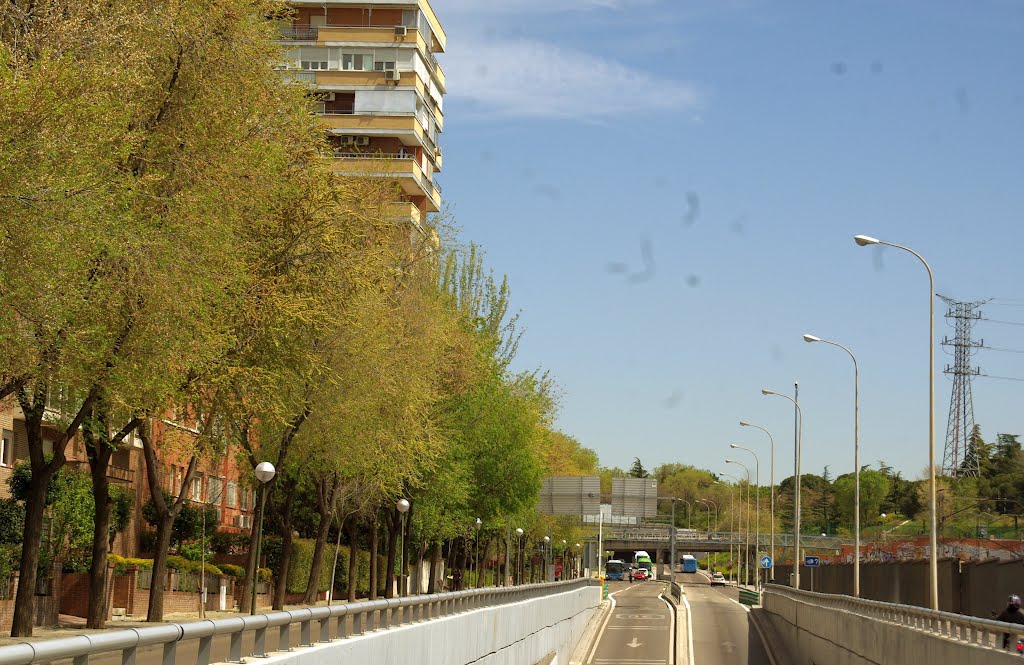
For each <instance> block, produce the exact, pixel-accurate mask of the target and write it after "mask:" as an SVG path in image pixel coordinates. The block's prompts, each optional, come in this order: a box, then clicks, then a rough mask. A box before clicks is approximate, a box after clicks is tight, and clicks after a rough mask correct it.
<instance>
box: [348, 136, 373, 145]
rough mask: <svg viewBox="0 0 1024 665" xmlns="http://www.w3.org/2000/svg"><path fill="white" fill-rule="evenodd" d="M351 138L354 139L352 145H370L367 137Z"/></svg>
mask: <svg viewBox="0 0 1024 665" xmlns="http://www.w3.org/2000/svg"><path fill="white" fill-rule="evenodd" d="M352 138H353V139H355V140H354V141H353V142H352V145H361V146H367V145H370V137H369V136H353V137H352Z"/></svg>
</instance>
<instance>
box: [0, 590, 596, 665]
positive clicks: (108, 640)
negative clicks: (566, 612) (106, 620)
mask: <svg viewBox="0 0 1024 665" xmlns="http://www.w3.org/2000/svg"><path fill="white" fill-rule="evenodd" d="M596 584H597V581H596V580H591V579H588V578H583V579H576V580H566V581H563V582H551V583H546V584H529V585H522V586H515V587H499V588H484V589H469V590H466V591H452V592H448V593H440V594H434V595H421V596H407V597H404V598H386V599H381V600H371V601H363V602H358V603H348V604H343V605H331V606H328V607H313V608H306V609H301V610H296V611H291V612H272V613H270V614H257V615H253V616H243V617H237V618H231V619H221V620H218V621H196V622H194V623H187V624H169V625H162V626H150V627H146V628H138V629H132V630H115V631H106V632H102V633H93V634H90V635H78V636H75V637H67V638H60V639H55V640H45V641H42V642H35V643H22V644H15V645H11V646H6V647H0V663H4V665H30V664H33V663H50V662H52V661H56V660H62V659H74V664H75V665H88V663H89V658H90V657H91V656H98V655H100V654H108V653H112V652H120V653H121V662H122V663H124V664H126V665H134V663H135V661H136V656H137V654H138V650H139V649H140V648H144V647H152V646H162V647H163V662H164V663H177V664H178V665H181V661H179V659H178V658H177V655H178V654H177V648H178V644H179V643H181V642H188V641H193V640H197V641H198V642H199V648H198V651H197V653H196V657H195V661H194V662H195V665H209V664H210V662H211V651H212V643H213V639H214V637H216V636H218V635H228V636H229V637H230V647H229V655H228V659H227V660H228V662H234V663H238V662H242V637H243V635H245V634H246V633H249V632H252V633H254V642H253V644H254V653H253V655H254V656H255V657H258V658H259V657H265V656H267V649H266V640H267V631H268V630H269V629H271V628H277V629H278V636H279V642H278V650H281V651H288V650H290V648H291V646H292V641H291V637H292V632H291V629H292V626H294V625H295V624H298V627H299V643H298V645H297V646H300V647H308V646H312V644H313V641H312V639H313V638H312V623H313V622H314V621H315V622H317V624H318V628H319V634H318V637H317V639H318V641H320V642H330V641H333V640H335V639H339V640H343V639H347V638H349V637H352V636H354V635H362V634H364V633H365V632H366V631H372V630H376V629H378V628H390V627H392V626H400V625H402V624H408V623H414V622H424V621H429V620H431V619H436V618H438V617H441V616H449V615H453V614H460V613H462V612H467V611H469V610H474V609H478V608H482V607H490V606H495V605H506V604H510V603H518V602H521V601H524V600H530V599H533V598H541V597H544V596H550V595H554V594H558V593H564V592H568V591H575V590H577V589H582V588H585V587H588V586H593V585H596ZM349 618H351V621H349ZM332 624H333V625H334V629H333V630H332ZM350 626H351V627H350Z"/></svg>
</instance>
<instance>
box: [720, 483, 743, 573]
mask: <svg viewBox="0 0 1024 665" xmlns="http://www.w3.org/2000/svg"><path fill="white" fill-rule="evenodd" d="M721 475H723V476H729V477H730V478H735V476H731V475H729V474H728V473H723V474H721ZM737 482H738V481H737ZM715 484H716V485H727V486H728V488H729V561H733V560H734V557H733V555H732V539H733V538H735V537H736V526H735V520H736V497H735V496H734V495H733V494H734V492H733V487H732V485H729V484H727V483H723V482H720V481H718V480H716V481H715ZM730 568H733V567H732V566H730ZM732 572H734V571H732V570H731V571H730V574H731V573H732Z"/></svg>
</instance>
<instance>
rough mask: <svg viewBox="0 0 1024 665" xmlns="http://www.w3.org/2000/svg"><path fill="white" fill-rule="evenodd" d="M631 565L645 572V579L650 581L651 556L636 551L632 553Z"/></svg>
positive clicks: (651, 571) (651, 573)
mask: <svg viewBox="0 0 1024 665" xmlns="http://www.w3.org/2000/svg"><path fill="white" fill-rule="evenodd" d="M633 565H634V566H636V567H637V568H643V569H645V570H646V571H647V578H648V579H650V578H651V577H653V576H654V564H653V563H652V562H651V555H650V554H648V553H647V552H645V551H643V550H637V551H636V552H634V553H633Z"/></svg>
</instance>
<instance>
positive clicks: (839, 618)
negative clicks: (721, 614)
mask: <svg viewBox="0 0 1024 665" xmlns="http://www.w3.org/2000/svg"><path fill="white" fill-rule="evenodd" d="M839 599H842V600H839ZM861 605H863V609H864V611H863V612H861V611H858V607H860V606H861ZM882 605H890V604H888V603H877V602H874V601H863V600H860V599H854V598H849V597H845V596H832V597H829V596H826V595H824V594H815V593H810V592H806V591H794V590H792V589H788V588H785V589H780V588H778V587H776V588H774V589H773V587H772V586H769V587H767V588H766V590H765V592H764V593H763V594H762V608H763V611H764V615H763V616H764V618H766V619H767V620H768V622H769V624H770V626H771V630H772V632H773V633H774V635H775V637H776V638H777V639H780V640H781V641H782V642H783V645H782V646H783V648H784V651H785V652H787V653H788V655H789V658H790V662H791V663H793V665H812V664H814V663H832V664H835V665H906V664H908V663H931V664H935V665H940V664H945V663H971V664H972V665H988V664H990V663H991V664H993V665H994V664H996V663H1020V662H1021V658H1020V657H1019V656H1018V655H1017V654H1016V653H1010V652H1007V651H1003V650H1002V649H1000V648H998V647H1001V642H1002V639H1001V638H1002V635H1001V633H1000V634H998V635H996V634H994V633H991V632H988V633H986V634H985V635H984V639H983V635H982V634H981V632H980V631H977V629H975V628H972V627H970V626H965V627H964V629H963V630H961V628H960V627H959V626H957V625H955V622H954V621H953V620H952V619H949V618H942V617H936V618H933V619H928V618H922V619H921V620H920V621H919V622H917V623H916V624H914V623H911V622H910V621H908V617H901V616H899V610H898V609H894V610H892V611H890V612H884V611H879V610H880V609H881V610H884V609H885V608H879V607H876V606H882ZM890 607H893V608H902V607H904V606H898V605H890ZM906 609H907V612H909V613H915V614H917V613H920V612H921V608H911V607H907V608H906ZM872 613H875V614H874V615H872ZM938 614H945V613H936V615H938ZM908 616H909V619H911V620H913V621H917V619H916V618H915V617H914V616H910V615H908ZM949 616H955V615H949ZM965 619H969V618H968V617H965ZM987 623H991V622H987ZM997 637H998V639H997ZM992 645H995V647H993V646H992Z"/></svg>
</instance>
